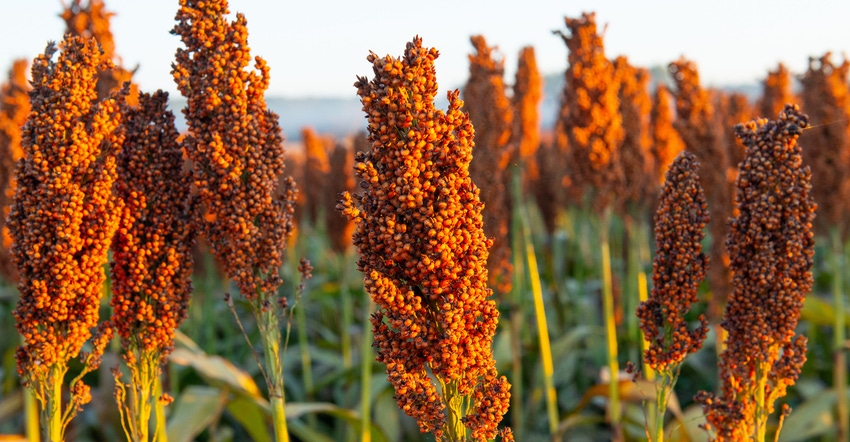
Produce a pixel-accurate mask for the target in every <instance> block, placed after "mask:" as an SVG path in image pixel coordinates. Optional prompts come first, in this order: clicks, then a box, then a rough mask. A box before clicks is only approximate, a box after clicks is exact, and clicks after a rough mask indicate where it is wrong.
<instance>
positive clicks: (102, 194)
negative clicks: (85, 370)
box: [9, 36, 122, 388]
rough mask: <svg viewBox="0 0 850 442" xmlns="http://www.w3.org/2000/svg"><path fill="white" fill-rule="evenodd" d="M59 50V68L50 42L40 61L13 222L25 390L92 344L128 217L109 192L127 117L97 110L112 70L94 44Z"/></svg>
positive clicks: (109, 106) (78, 42) (76, 42)
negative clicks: (110, 257) (114, 246)
mask: <svg viewBox="0 0 850 442" xmlns="http://www.w3.org/2000/svg"><path fill="white" fill-rule="evenodd" d="M59 47H60V49H61V52H60V54H59V56H58V59H57V60H55V61H54V60H52V58H53V55H54V53H55V52H56V46H55V45H54V44H53V43H49V44H48V45H47V49H46V50H45V53H44V54H43V55H40V56H38V57H37V58H36V59H35V60H34V61H33V67H32V87H33V90H32V92H31V93H30V99H31V104H32V111H31V113H30V114H29V118H28V119H27V123H26V125H25V126H24V129H23V139H22V143H21V144H22V146H23V149H24V159H23V160H22V161H20V162H18V166H17V169H16V178H17V181H18V187H17V191H16V193H15V199H14V204H13V206H12V210H11V213H10V215H9V230H10V232H11V234H12V238H13V240H14V243H13V245H12V250H11V252H12V257H13V260H14V262H15V265H16V266H17V269H18V273H19V275H20V283H19V284H18V288H19V290H20V293H21V298H20V301H19V303H18V307H17V309H16V310H15V320H16V322H17V327H18V331H19V332H20V333H21V335H23V337H24V345H23V347H21V348H20V349H19V351H18V373H19V374H20V375H21V377H22V378H23V379H24V381H25V382H26V383H32V382H34V381H35V382H36V383H41V382H44V381H45V379H46V376H47V372H48V370H49V369H50V368H51V367H52V366H65V365H66V364H67V362H68V360H69V359H71V358H73V357H76V356H77V354H79V352H80V349H81V348H82V346H83V344H84V343H85V342H86V341H87V340H88V339H89V337H90V336H91V330H92V329H93V328H94V327H95V326H96V325H97V322H98V310H99V308H100V296H101V286H102V284H103V282H104V278H105V275H104V272H103V265H104V264H105V263H106V260H107V251H108V249H109V244H110V242H111V240H112V235H113V233H114V232H115V229H116V227H117V224H118V217H119V215H120V213H121V210H122V203H121V201H120V199H118V198H117V197H116V196H115V195H114V194H113V192H112V186H113V182H114V181H115V178H116V173H115V154H116V153H117V150H118V149H117V148H118V146H120V144H121V140H120V135H119V134H118V133H117V131H116V130H115V129H116V127H118V125H119V124H120V123H121V116H120V112H119V109H118V105H117V104H116V103H115V101H114V100H111V99H110V100H104V101H101V102H99V103H97V104H95V100H96V92H95V87H96V84H95V81H94V78H95V76H96V73H97V71H98V69H100V68H103V67H108V66H109V65H110V64H111V63H110V61H109V60H107V59H105V58H104V57H103V55H102V53H101V52H100V50H99V49H98V46H97V42H95V41H94V40H85V39H82V38H79V37H70V36H68V37H66V39H65V40H64V41H63V42H62V43H61V44H60V46H59ZM97 359H98V358H96V357H95V358H94V360H95V361H96V360H97ZM42 387H43V386H42ZM37 388H38V387H37Z"/></svg>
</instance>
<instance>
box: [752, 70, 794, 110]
mask: <svg viewBox="0 0 850 442" xmlns="http://www.w3.org/2000/svg"><path fill="white" fill-rule="evenodd" d="M791 87H792V84H791V73H790V72H789V71H788V68H787V67H786V66H785V65H784V64H782V63H779V65H778V66H776V70H773V71H769V72H768V73H767V78H765V79H764V81H762V94H761V98H760V99H759V101H758V104H757V106H756V107H757V108H758V114H759V115H779V112H781V111H782V109H783V108H784V107H785V105H786V104H788V103H796V102H797V101H798V100H797V98H796V97H795V96H794V92H793V91H792V90H791Z"/></svg>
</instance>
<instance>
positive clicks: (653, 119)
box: [649, 83, 685, 184]
mask: <svg viewBox="0 0 850 442" xmlns="http://www.w3.org/2000/svg"><path fill="white" fill-rule="evenodd" d="M672 99H673V96H672V94H670V90H669V89H667V86H665V85H664V84H663V83H659V84H658V87H657V88H656V89H655V94H654V95H653V97H652V111H651V112H650V117H649V121H650V132H651V133H652V148H651V152H652V157H653V158H654V159H655V176H656V177H658V180H659V183H660V184H661V183H663V182H664V177H665V176H666V174H667V169H668V168H669V167H670V165H671V164H672V163H673V160H674V159H675V158H676V157H677V156H679V153H680V152H682V151H683V150H685V142H684V141H682V137H680V136H679V132H677V131H676V129H675V128H674V127H673V109H672V108H671V107H670V103H671V101H672Z"/></svg>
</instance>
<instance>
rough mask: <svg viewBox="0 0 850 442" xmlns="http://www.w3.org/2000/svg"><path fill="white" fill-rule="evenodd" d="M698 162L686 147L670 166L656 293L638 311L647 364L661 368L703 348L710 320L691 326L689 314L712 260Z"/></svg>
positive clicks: (659, 228) (658, 233) (660, 220)
mask: <svg viewBox="0 0 850 442" xmlns="http://www.w3.org/2000/svg"><path fill="white" fill-rule="evenodd" d="M698 168H699V163H698V162H697V160H696V157H695V156H694V155H693V154H692V153H690V152H687V151H684V152H682V153H680V154H679V156H678V157H677V158H676V160H675V161H674V162H673V164H672V165H671V166H670V169H669V170H668V171H667V179H666V181H665V182H664V187H663V190H662V192H661V201H660V202H659V206H658V211H657V212H656V213H655V250H656V255H655V260H654V262H653V265H652V292H651V293H650V296H649V298H648V299H647V300H646V301H644V302H642V303H641V304H640V306H638V309H637V316H638V318H640V324H641V325H640V328H641V330H643V333H644V337H645V338H646V340H647V341H649V348H648V349H647V350H646V352H645V353H644V358H645V363H646V364H648V365H649V366H650V367H652V369H654V370H657V371H665V370H670V369H672V368H674V367H675V366H677V365H679V364H680V363H681V362H682V361H683V360H684V359H685V356H687V355H688V353H694V352H696V351H697V350H699V349H700V347H702V341H703V340H704V339H705V336H706V333H707V332H708V321H707V320H706V319H705V317H704V316H700V318H699V321H700V325H699V326H698V327H697V328H696V329H694V330H691V329H690V327H689V326H688V322H687V320H686V318H685V315H687V313H688V312H689V311H690V310H691V306H692V305H693V304H694V303H695V302H697V301H698V299H697V288H698V287H699V285H700V283H701V282H702V280H703V279H704V278H705V270H706V265H707V262H708V258H707V257H706V256H705V254H704V253H703V252H702V240H703V238H704V237H705V232H704V229H705V227H706V224H708V219H709V217H708V206H707V204H706V202H705V194H704V193H703V190H702V186H701V185H700V182H699V176H697V170H698Z"/></svg>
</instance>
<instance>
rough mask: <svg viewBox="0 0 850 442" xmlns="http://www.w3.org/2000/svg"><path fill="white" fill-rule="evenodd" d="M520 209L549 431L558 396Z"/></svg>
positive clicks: (540, 293) (525, 223)
mask: <svg viewBox="0 0 850 442" xmlns="http://www.w3.org/2000/svg"><path fill="white" fill-rule="evenodd" d="M519 210H521V211H522V222H521V223H520V224H521V228H522V237H523V240H524V241H525V257H526V260H527V261H528V274H529V278H530V281H531V294H532V296H533V298H534V315H535V316H536V318H537V335H538V338H539V339H540V356H541V359H542V362H543V385H544V389H545V392H546V394H545V396H546V411H547V414H548V416H549V433H550V434H555V433H556V432H557V430H558V398H557V394H556V392H555V380H554V372H555V368H554V365H553V363H552V348H551V346H550V345H549V328H548V327H547V325H546V310H545V307H544V305H543V289H542V288H541V286H540V271H539V269H538V268H537V257H536V255H535V254H534V243H533V242H532V241H531V231H530V230H531V229H529V227H528V214H527V213H526V212H525V209H524V208H522V207H520V208H519Z"/></svg>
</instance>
